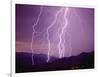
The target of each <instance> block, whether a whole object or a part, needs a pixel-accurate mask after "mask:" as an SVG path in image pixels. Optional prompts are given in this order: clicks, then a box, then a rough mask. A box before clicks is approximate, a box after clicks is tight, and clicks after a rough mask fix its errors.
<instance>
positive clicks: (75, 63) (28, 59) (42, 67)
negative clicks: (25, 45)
mask: <svg viewBox="0 0 100 77" xmlns="http://www.w3.org/2000/svg"><path fill="white" fill-rule="evenodd" d="M46 59H47V57H46V55H43V54H34V65H32V54H31V53H22V52H16V70H15V71H16V73H23V72H40V71H56V70H72V69H91V68H94V52H90V53H81V54H80V55H78V56H72V57H69V58H67V57H65V58H61V59H57V58H55V57H52V56H51V60H50V62H49V63H46Z"/></svg>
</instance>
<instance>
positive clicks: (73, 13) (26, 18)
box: [16, 4, 94, 56]
mask: <svg viewBox="0 0 100 77" xmlns="http://www.w3.org/2000/svg"><path fill="white" fill-rule="evenodd" d="M40 7H43V10H42V14H41V16H40V20H39V22H38V24H37V25H36V26H35V28H34V29H35V30H36V33H35V34H34V38H33V40H34V43H33V47H34V48H33V49H34V50H35V51H34V52H35V53H44V54H47V50H48V42H47V38H46V37H47V34H46V30H47V28H48V26H49V25H50V24H51V23H52V22H53V21H54V18H55V15H56V13H57V11H58V10H59V9H61V8H63V7H55V6H39V5H23V4H16V51H17V52H31V47H30V45H31V40H32V32H33V29H32V26H33V25H34V24H35V22H36V20H37V18H38V15H39V13H40ZM64 8H66V7H64ZM68 9H69V10H68V13H67V16H66V18H67V22H68V25H67V28H66V31H65V36H64V37H63V39H64V40H65V43H64V46H65V50H66V51H65V56H69V54H71V55H77V54H80V53H82V52H91V51H93V50H94V9H93V8H74V7H68ZM64 23H65V21H64V18H63V13H61V14H59V16H58V18H57V22H56V23H55V24H54V25H53V27H52V29H50V42H51V51H52V52H51V55H55V54H56V56H57V54H58V53H57V52H58V48H57V45H58V42H59V36H57V31H58V30H60V29H61V28H62V27H63V24H64ZM70 48H72V51H71V50H70Z"/></svg>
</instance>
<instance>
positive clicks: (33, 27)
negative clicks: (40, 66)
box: [31, 7, 43, 65]
mask: <svg viewBox="0 0 100 77" xmlns="http://www.w3.org/2000/svg"><path fill="white" fill-rule="evenodd" d="M42 10H43V7H40V12H39V15H38V18H37V20H36V22H35V24H34V25H33V26H32V29H33V31H32V39H31V51H32V65H33V64H34V58H33V56H34V54H33V52H34V49H33V42H34V41H33V38H34V33H35V32H36V31H35V26H36V25H37V24H38V22H39V20H40V16H41V14H42Z"/></svg>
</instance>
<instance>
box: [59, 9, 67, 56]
mask: <svg viewBox="0 0 100 77" xmlns="http://www.w3.org/2000/svg"><path fill="white" fill-rule="evenodd" d="M67 12H68V8H66V9H65V12H64V21H65V24H64V26H62V30H61V32H60V34H59V39H60V40H59V44H58V49H59V58H62V57H64V52H65V47H64V43H65V39H63V38H64V33H65V31H66V28H67V26H68V21H67V17H66V16H67Z"/></svg>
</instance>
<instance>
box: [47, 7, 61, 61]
mask: <svg viewBox="0 0 100 77" xmlns="http://www.w3.org/2000/svg"><path fill="white" fill-rule="evenodd" d="M62 11H63V8H61V9H60V10H59V11H58V12H57V13H56V15H55V18H54V21H53V22H52V23H51V24H50V25H49V26H48V27H47V41H48V54H47V62H48V61H49V60H50V51H51V43H50V39H49V37H50V36H49V30H50V29H51V28H52V27H53V26H54V24H55V23H56V21H57V16H58V15H59V14H60V13H61V12H62Z"/></svg>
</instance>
